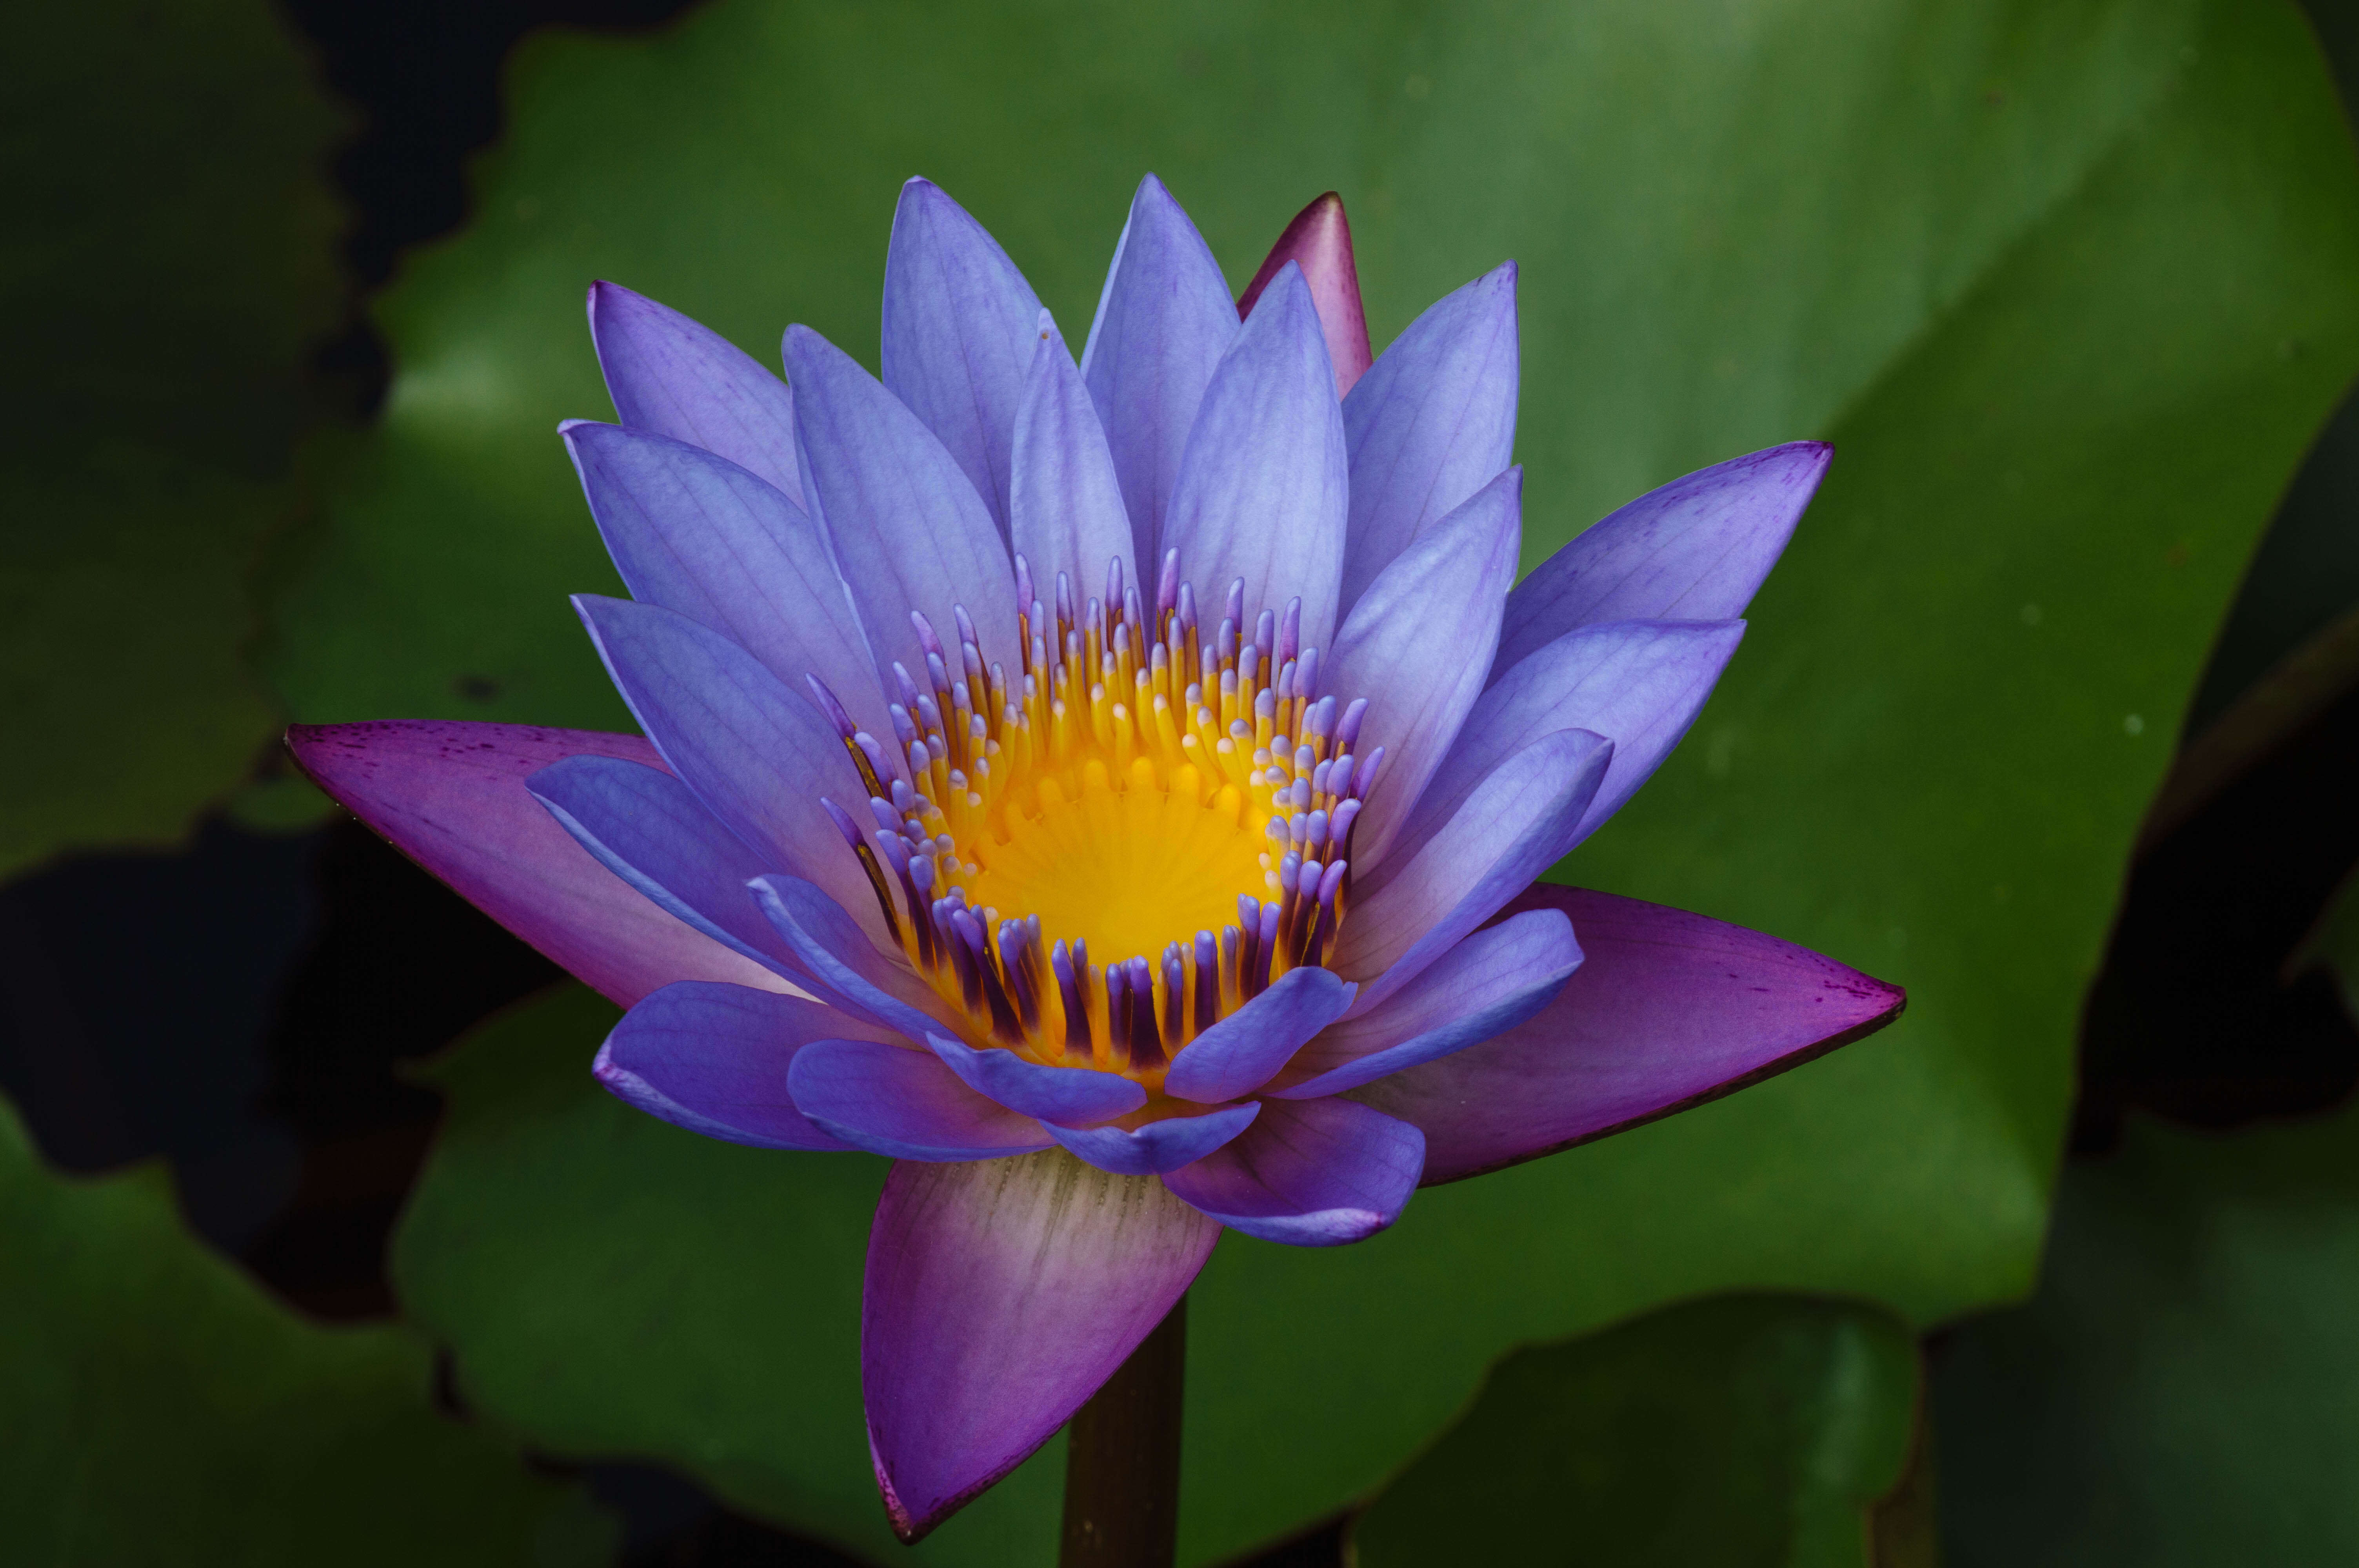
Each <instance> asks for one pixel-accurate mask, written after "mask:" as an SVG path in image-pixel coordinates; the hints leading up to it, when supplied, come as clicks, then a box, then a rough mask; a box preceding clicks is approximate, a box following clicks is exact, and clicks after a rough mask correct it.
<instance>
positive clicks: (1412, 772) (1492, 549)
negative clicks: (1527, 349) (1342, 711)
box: [1327, 468, 1596, 871]
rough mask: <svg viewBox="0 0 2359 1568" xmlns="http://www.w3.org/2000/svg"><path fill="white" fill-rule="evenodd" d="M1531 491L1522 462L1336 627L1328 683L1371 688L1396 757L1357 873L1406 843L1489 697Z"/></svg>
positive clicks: (1357, 839) (1358, 847) (1374, 800)
mask: <svg viewBox="0 0 2359 1568" xmlns="http://www.w3.org/2000/svg"><path fill="white" fill-rule="evenodd" d="M1523 488H1524V470H1521V469H1519V468H1514V469H1509V470H1507V471H1506V472H1505V473H1503V474H1501V475H1500V476H1499V477H1498V478H1496V479H1495V480H1493V481H1491V482H1490V483H1489V484H1486V485H1484V487H1483V488H1482V489H1481V490H1478V491H1476V492H1474V493H1473V496H1471V497H1469V498H1468V500H1467V502H1466V503H1465V504H1464V505H1463V506H1461V507H1460V508H1459V509H1458V510H1457V511H1455V512H1453V513H1451V514H1450V515H1449V516H1447V517H1445V518H1443V519H1442V520H1441V521H1440V522H1439V523H1437V524H1434V525H1433V527H1432V528H1430V530H1428V531H1427V532H1426V533H1425V534H1423V535H1420V536H1419V538H1418V540H1417V542H1416V543H1415V544H1412V545H1411V546H1409V547H1408V549H1406V550H1403V551H1402V552H1401V553H1400V554H1399V555H1398V556H1397V557H1394V558H1393V563H1392V565H1390V566H1388V567H1386V568H1385V569H1384V570H1383V571H1382V572H1381V573H1379V574H1377V577H1376V579H1375V581H1374V582H1372V583H1370V584H1369V585H1368V590H1367V591H1366V592H1365V593H1364V594H1362V595H1361V596H1360V600H1359V602H1358V603H1357V604H1354V605H1353V607H1352V612H1351V614H1350V615H1348V616H1346V617H1345V618H1344V621H1343V629H1342V630H1341V631H1339V632H1337V633H1335V657H1334V661H1333V663H1332V664H1331V665H1329V666H1328V669H1329V671H1330V672H1331V673H1330V674H1329V676H1328V677H1327V684H1328V685H1329V686H1330V687H1333V688H1334V689H1335V690H1337V691H1342V692H1365V693H1367V694H1368V696H1369V697H1371V698H1372V699H1373V700H1372V701H1371V703H1370V704H1369V708H1368V720H1367V721H1368V725H1369V730H1368V731H1367V732H1368V733H1371V734H1381V735H1382V736H1384V738H1385V751H1386V755H1387V756H1388V757H1389V758H1390V763H1389V766H1388V767H1387V769H1386V773H1385V782H1384V787H1383V788H1382V789H1379V790H1378V791H1376V793H1375V795H1373V796H1372V797H1370V799H1369V801H1368V806H1367V810H1366V811H1365V812H1364V814H1363V815H1362V816H1361V817H1360V821H1359V824H1358V827H1356V828H1355V829H1354V831H1353V836H1352V863H1353V868H1354V869H1355V870H1358V871H1371V870H1374V869H1375V867H1376V866H1377V865H1379V864H1381V863H1382V862H1383V860H1384V858H1385V851H1386V849H1389V848H1391V846H1392V845H1393V844H1394V843H1396V842H1397V841H1398V839H1399V838H1400V831H1401V829H1402V827H1405V826H1406V825H1407V824H1408V820H1409V817H1410V815H1411V811H1412V808H1413V807H1414V806H1415V805H1416V803H1417V801H1418V799H1419V797H1420V796H1421V795H1424V793H1425V789H1426V781H1427V780H1429V779H1430V778H1431V777H1433V774H1434V770H1435V769H1437V768H1439V767H1440V766H1441V765H1442V762H1443V761H1444V760H1445V759H1447V758H1449V757H1450V756H1451V741H1455V740H1456V739H1457V737H1458V731H1459V727H1460V726H1461V725H1462V724H1463V723H1464V722H1465V721H1466V715H1467V712H1468V710H1469V709H1471V708H1473V706H1474V703H1475V699H1476V698H1477V697H1481V696H1482V695H1483V679H1484V674H1485V673H1486V672H1487V671H1488V670H1489V669H1490V667H1491V658H1490V649H1491V645H1492V644H1493V643H1495V642H1496V641H1497V640H1498V636H1499V608H1500V606H1501V604H1502V603H1503V602H1504V601H1505V600H1506V592H1507V585H1508V584H1510V583H1512V582H1514V581H1515V580H1516V552H1517V547H1518V546H1520V545H1521V543H1522V540H1523ZM1551 728H1555V729H1563V728H1566V726H1564V725H1556V726H1551ZM1582 728H1586V729H1595V728H1596V726H1594V725H1585V726H1582Z"/></svg>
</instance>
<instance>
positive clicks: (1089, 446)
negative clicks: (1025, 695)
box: [1009, 310, 1139, 602]
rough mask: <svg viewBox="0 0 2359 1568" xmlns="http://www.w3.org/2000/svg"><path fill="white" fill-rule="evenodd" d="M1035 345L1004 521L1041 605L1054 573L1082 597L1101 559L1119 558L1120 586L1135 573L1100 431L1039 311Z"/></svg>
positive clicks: (1096, 577) (1085, 391)
mask: <svg viewBox="0 0 2359 1568" xmlns="http://www.w3.org/2000/svg"><path fill="white" fill-rule="evenodd" d="M1009 519H1010V523H1011V524H1012V526H1013V527H1014V529H1015V543H1016V554H1017V555H1019V556H1022V557H1024V560H1025V563H1026V564H1027V566H1029V567H1030V568H1032V581H1033V583H1034V584H1035V587H1034V589H1033V591H1034V592H1035V593H1037V594H1038V595H1039V596H1040V597H1041V599H1042V600H1043V601H1044V602H1045V601H1046V600H1048V598H1049V593H1050V592H1052V591H1053V588H1052V586H1051V585H1053V584H1054V583H1055V582H1056V580H1057V574H1058V573H1059V572H1066V573H1069V574H1071V577H1072V579H1073V581H1074V582H1075V583H1077V584H1081V585H1083V587H1082V592H1083V593H1087V592H1089V591H1091V589H1093V588H1094V587H1095V585H1097V584H1098V583H1101V582H1103V581H1104V580H1105V573H1106V563H1107V562H1108V561H1111V560H1114V559H1117V558H1119V559H1120V560H1121V561H1122V563H1123V577H1124V579H1125V580H1126V581H1130V582H1136V581H1138V580H1139V574H1138V571H1137V569H1136V568H1137V564H1138V562H1137V560H1136V558H1134V557H1133V556H1132V554H1131V548H1132V546H1131V534H1130V517H1129V514H1126V513H1125V511H1124V510H1123V504H1122V481H1121V479H1120V477H1119V476H1118V475H1116V474H1115V472H1114V454H1113V453H1112V452H1111V451H1109V450H1108V449H1107V447H1106V438H1105V429H1104V427H1103V426H1101V425H1100V424H1099V423H1098V411H1097V407H1096V406H1095V405H1094V404H1093V403H1092V402H1091V401H1090V389H1089V388H1088V387H1087V386H1085V385H1083V384H1082V373H1081V372H1080V371H1078V370H1076V369H1074V368H1073V356H1072V353H1071V351H1070V350H1068V349H1067V348H1066V347H1065V340H1064V339H1063V338H1062V337H1061V336H1060V335H1059V333H1058V331H1057V324H1056V322H1054V321H1052V320H1050V319H1049V313H1048V312H1047V311H1046V310H1043V311H1041V312H1040V322H1039V337H1038V348H1037V349H1036V350H1035V351H1034V352H1033V355H1032V368H1031V371H1030V373H1029V374H1027V376H1026V378H1025V382H1024V401H1023V403H1022V405H1021V406H1019V407H1018V409H1017V410H1016V477H1015V485H1014V490H1013V492H1012V494H1011V497H1010V503H1009Z"/></svg>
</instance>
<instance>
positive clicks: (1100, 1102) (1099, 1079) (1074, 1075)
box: [925, 1033, 1147, 1132]
mask: <svg viewBox="0 0 2359 1568" xmlns="http://www.w3.org/2000/svg"><path fill="white" fill-rule="evenodd" d="M925 1041H926V1044H928V1045H929V1046H930V1047H932V1049H933V1053H934V1054H935V1055H937V1056H939V1057H940V1058H941V1059H942V1065H944V1066H946V1067H948V1068H949V1069H950V1070H951V1072H953V1073H956V1074H957V1075H958V1076H959V1081H960V1082H962V1083H963V1084H965V1085H966V1087H969V1088H971V1089H973V1091H974V1092H975V1093H977V1094H979V1095H984V1096H985V1097H987V1098H990V1099H991V1100H993V1101H994V1102H995V1103H997V1104H999V1105H1004V1106H1006V1108H1008V1109H1010V1110H1013V1111H1019V1112H1021V1113H1022V1114H1024V1115H1026V1116H1030V1117H1037V1118H1038V1119H1040V1120H1042V1121H1046V1122H1052V1123H1055V1124H1056V1126H1052V1127H1050V1128H1049V1130H1050V1131H1051V1132H1054V1131H1055V1130H1056V1128H1057V1126H1082V1125H1085V1124H1087V1123H1089V1122H1093V1121H1111V1120H1113V1119H1114V1118H1115V1117H1117V1116H1127V1115H1128V1114H1129V1113H1130V1112H1132V1111H1134V1110H1136V1109H1137V1108H1139V1107H1140V1106H1143V1105H1145V1104H1146V1103H1147V1091H1146V1090H1145V1089H1143V1088H1141V1087H1139V1086H1138V1085H1137V1084H1136V1083H1134V1082H1133V1081H1131V1080H1130V1079H1128V1078H1125V1077H1124V1076H1122V1075H1121V1074H1119V1073H1101V1072H1099V1071H1098V1070H1097V1069H1096V1068H1094V1067H1051V1066H1047V1065H1043V1064H1041V1063H1038V1062H1035V1061H1033V1060H1032V1059H1030V1058H1029V1057H1027V1056H1019V1055H1017V1054H1016V1053H1015V1052H1013V1051H1004V1050H1000V1049H997V1048H996V1047H995V1048H993V1049H990V1050H985V1051H978V1050H976V1049H975V1048H974V1047H973V1046H972V1045H967V1044H961V1043H960V1042H959V1041H956V1040H952V1039H950V1038H948V1037H947V1036H944V1035H941V1034H938V1033H928V1034H927V1035H926V1036H925Z"/></svg>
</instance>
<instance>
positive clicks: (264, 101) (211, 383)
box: [0, 0, 343, 876]
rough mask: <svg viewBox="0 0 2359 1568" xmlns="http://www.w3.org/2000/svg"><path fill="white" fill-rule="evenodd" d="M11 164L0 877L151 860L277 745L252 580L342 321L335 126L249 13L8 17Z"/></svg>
mask: <svg viewBox="0 0 2359 1568" xmlns="http://www.w3.org/2000/svg"><path fill="white" fill-rule="evenodd" d="M10 41H11V46H12V48H13V49H15V50H16V54H17V56H18V58H19V59H23V60H26V61H35V60H38V62H40V63H39V69H38V70H19V71H16V72H14V73H13V76H14V80H13V81H12V82H11V84H10V92H9V104H8V109H7V119H6V130H5V135H0V170H5V184H6V186H7V189H8V190H9V192H10V197H9V222H8V225H7V229H6V232H5V236H0V297H5V309H0V322H5V326H0V343H5V354H0V357H5V360H6V362H8V364H9V365H11V366H12V367H13V373H12V374H11V375H10V376H9V377H8V378H7V390H6V391H5V393H0V399H5V418H0V492H5V494H6V495H7V497H8V505H7V510H6V516H5V519H0V730H5V733H7V734H8V735H9V736H10V737H11V744H10V746H9V787H8V789H7V790H6V792H5V795H0V876H5V875H6V874H7V873H9V872H10V871H16V870H17V869H19V868H21V867H24V866H26V865H28V864H30V863H31V862H33V861H35V860H39V859H41V858H43V857H45V856H47V855H49V854H51V853H54V852H56V851H57V850H60V849H67V848H71V847H75V846H88V845H116V844H162V843H167V842H169V841H171V840H173V839H175V838H179V835H180V834H181V833H182V832H183V831H184V830H185V829H186V827H187V826H188V824H189V822H190V818H191V817H192V816H194V815H195V814H196V813H197V812H198V811H199V810H200V809H201V807H203V806H205V805H206V804H207V803H209V802H211V801H212V800H214V799H216V798H218V797H220V796H222V795H225V794H226V793H227V792H228V791H229V790H231V789H232V788H233V787H234V786H235V785H236V784H238V783H239V781H240V780H241V779H243V778H244V777H245V775H246V773H248V772H249V771H251V769H252V768H253V766H254V763H255V758H256V756H257V755H258V754H260V753H261V752H262V751H263V749H264V748H265V747H266V746H267V745H268V743H269V741H270V738H271V735H272V733H273V731H274V730H276V729H277V724H278V722H279V714H278V711H277V705H276V703H275V702H274V700H273V699H272V697H270V695H269V694H268V693H267V692H266V690H265V689H264V688H263V687H262V686H261V685H260V683H259V682H258V681H257V680H256V679H255V676H254V675H253V673H252V671H251V669H250V668H249V666H248V665H247V663H246V660H245V649H246V644H247V643H250V642H251V641H252V640H253V638H254V637H255V633H256V632H257V631H258V629H259V627H258V618H257V610H256V606H255V596H254V594H253V592H252V590H251V589H250V587H249V584H248V577H249V574H250V572H251V571H252V569H253V567H254V564H255V551H256V548H257V546H258V545H259V544H260V542H261V541H262V539H263V537H264V536H265V535H266V534H268V533H269V532H271V531H272V530H273V529H275V528H280V527H283V526H284V525H286V524H288V521H289V520H290V518H291V516H292V514H293V513H294V512H295V510H296V508H297V502H298V492H297V489H296V487H295V485H294V483H293V481H292V479H291V477H290V476H291V472H292V460H293V450H294V443H295V440H296V438H297V437H298V436H299V433H300V432H301V431H302V429H303V428H304V427H305V426H306V425H307V424H308V423H309V422H310V413H309V409H308V404H307V397H306V392H305V384H304V374H305V363H306V359H307V355H308V352H309V351H310V348H311V346H312V345H313V343H314V342H315V341H317V340H318V339H319V338H320V337H321V335H322V334H323V333H324V332H325V331H326V330H328V329H329V328H330V327H332V325H333V323H334V321H335V319H336V316H337V313H338V310H339V308H341V305H342V284H341V282H340V280H339V277H338V274H337V269H336V262H335V248H334V247H335V240H336V232H337V230H338V228H339V226H340V224H341V214H340V213H339V212H338V211H337V209H336V205H335V203H334V201H333V200H332V198H331V197H330V195H329V192H328V188H327V183H326V178H325V176H326V165H327V158H328V155H329V152H330V150H331V147H332V144H333V142H334V141H335V140H336V139H337V137H338V136H339V135H341V134H342V130H343V123H342V116H341V114H339V112H338V111H336V110H335V109H333V108H332V107H331V106H330V104H329V103H328V102H327V101H326V99H325V98H324V97H323V96H322V94H321V92H320V90H319V88H318V87H317V86H316V85H315V84H314V82H313V81H312V78H311V72H310V67H309V64H308V62H307V61H306V60H305V59H304V58H303V55H302V53H301V51H300V50H299V49H298V48H297V46H296V44H295V43H294V41H293V40H292V39H291V38H289V37H288V34H287V31H286V29H285V27H284V24H283V23H282V22H281V20H280V19H279V17H278V16H277V12H276V11H275V10H274V9H273V8H272V7H270V6H268V5H264V4H261V3H259V0H248V3H243V4H234V5H217V4H206V3H203V0H103V3H101V4H96V5H58V6H41V7H35V8H33V9H30V10H27V11H26V12H25V13H24V14H23V15H22V16H18V17H16V19H15V20H14V22H13V24H12V28H11V35H10Z"/></svg>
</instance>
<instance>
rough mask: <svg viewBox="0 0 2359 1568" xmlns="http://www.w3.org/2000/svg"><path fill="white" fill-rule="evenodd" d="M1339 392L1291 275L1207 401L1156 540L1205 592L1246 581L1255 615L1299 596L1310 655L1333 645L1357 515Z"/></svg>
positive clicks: (1293, 271)
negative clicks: (1347, 530) (1351, 521)
mask: <svg viewBox="0 0 2359 1568" xmlns="http://www.w3.org/2000/svg"><path fill="white" fill-rule="evenodd" d="M1333 381H1334V372H1333V371H1332V369H1331V368H1330V367H1329V365H1328V362H1327V344H1326V341H1325V340H1324V339H1322V338H1321V336H1320V332H1319V312H1318V311H1317V309H1316V308H1313V307H1312V305H1311V303H1310V287H1309V286H1308V285H1306V284H1305V283H1304V282H1303V281H1302V269H1301V268H1299V267H1297V266H1294V265H1291V264H1288V266H1287V268H1286V269H1285V270H1284V271H1282V272H1280V273H1279V274H1278V276H1277V279H1276V281H1274V282H1273V283H1271V285H1270V286H1269V289H1268V291H1267V292H1266V293H1265V294H1264V295H1263V296H1262V297H1261V303H1260V304H1258V305H1256V307H1255V308H1254V313H1253V315H1252V317H1251V318H1250V319H1248V320H1247V321H1246V322H1245V327H1244V329H1243V330H1240V331H1239V332H1238V333H1237V337H1236V341H1235V342H1234V343H1233V344H1231V345H1230V348H1229V351H1228V353H1227V354H1226V355H1224V356H1223V358H1222V360H1221V364H1220V368H1219V369H1218V370H1216V371H1214V372H1213V373H1212V384H1210V385H1209V386H1207V387H1206V388H1205V389H1204V402H1203V406H1202V408H1201V410H1199V412H1198V413H1197V416H1196V427H1195V429H1194V430H1193V431H1191V432H1190V434H1189V437H1188V451H1187V455H1186V456H1185V457H1184V458H1182V459H1181V460H1180V481H1179V484H1178V485H1177V487H1176V488H1175V489H1174V490H1173V492H1172V496H1171V512H1170V514H1169V516H1168V517H1166V518H1165V519H1164V524H1163V532H1162V535H1160V538H1159V544H1160V546H1161V547H1162V548H1163V549H1167V550H1168V549H1175V548H1176V549H1177V550H1179V552H1180V562H1181V564H1182V566H1183V567H1184V568H1186V569H1187V571H1188V573H1189V575H1190V578H1191V579H1193V580H1195V581H1196V582H1198V583H1211V584H1221V585H1226V584H1227V583H1229V582H1231V581H1232V580H1234V579H1237V578H1243V579H1245V606H1246V613H1247V614H1248V615H1251V614H1253V613H1254V612H1255V611H1256V609H1257V608H1264V609H1271V610H1283V609H1284V608H1285V606H1286V604H1287V601H1288V600H1290V599H1292V598H1294V597H1295V596H1296V595H1297V594H1299V595H1300V596H1301V598H1302V645H1303V646H1304V647H1306V648H1325V647H1328V646H1330V645H1331V642H1330V640H1331V639H1332V636H1333V634H1334V631H1335V596H1336V593H1337V592H1338V590H1339V589H1340V587H1341V585H1342V582H1343V537H1344V522H1345V518H1346V517H1347V515H1348V514H1349V511H1350V505H1351V498H1350V492H1349V480H1348V477H1347V473H1348V470H1347V466H1346V464H1345V461H1344V458H1343V413H1342V411H1341V410H1340V409H1339V408H1338V407H1337V406H1336V403H1335V388H1334V384H1333ZM1135 517H1136V514H1134V519H1135Z"/></svg>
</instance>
